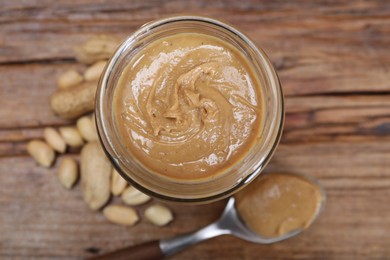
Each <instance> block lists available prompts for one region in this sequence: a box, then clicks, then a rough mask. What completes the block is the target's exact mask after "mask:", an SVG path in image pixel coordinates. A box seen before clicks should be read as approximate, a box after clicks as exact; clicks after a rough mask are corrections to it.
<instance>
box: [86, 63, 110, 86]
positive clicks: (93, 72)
mask: <svg viewBox="0 0 390 260" xmlns="http://www.w3.org/2000/svg"><path fill="white" fill-rule="evenodd" d="M106 63H107V61H105V60H101V61H98V62H95V63H94V64H92V65H91V66H90V67H89V68H88V69H87V70H86V71H85V73H84V78H85V80H88V81H91V80H99V79H100V75H101V74H102V72H103V70H104V68H105V67H106Z"/></svg>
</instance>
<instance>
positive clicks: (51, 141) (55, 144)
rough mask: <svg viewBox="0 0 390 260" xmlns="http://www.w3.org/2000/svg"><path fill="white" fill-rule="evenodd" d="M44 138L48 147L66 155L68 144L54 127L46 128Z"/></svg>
mask: <svg viewBox="0 0 390 260" xmlns="http://www.w3.org/2000/svg"><path fill="white" fill-rule="evenodd" d="M43 137H44V139H45V141H46V143H47V144H48V145H50V147H51V148H53V149H54V150H55V151H57V152H59V153H64V152H65V150H66V143H65V141H64V139H62V137H61V135H60V134H59V133H58V132H57V130H55V129H54V128H52V127H46V128H45V129H44V130H43Z"/></svg>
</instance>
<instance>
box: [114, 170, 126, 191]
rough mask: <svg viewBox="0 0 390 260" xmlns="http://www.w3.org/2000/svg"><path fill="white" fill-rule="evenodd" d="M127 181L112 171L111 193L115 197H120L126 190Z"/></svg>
mask: <svg viewBox="0 0 390 260" xmlns="http://www.w3.org/2000/svg"><path fill="white" fill-rule="evenodd" d="M126 186H127V181H126V180H125V179H123V177H122V176H121V175H120V174H119V173H118V172H117V171H116V170H115V169H112V174H111V193H112V195H114V196H119V195H121V194H122V192H123V191H124V190H125V189H126Z"/></svg>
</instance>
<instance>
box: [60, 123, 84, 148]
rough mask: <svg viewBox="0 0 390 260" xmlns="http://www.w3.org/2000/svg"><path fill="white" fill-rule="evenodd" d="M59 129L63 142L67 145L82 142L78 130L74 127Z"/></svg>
mask: <svg viewBox="0 0 390 260" xmlns="http://www.w3.org/2000/svg"><path fill="white" fill-rule="evenodd" d="M59 131H60V134H61V136H62V138H64V141H65V143H66V144H68V145H69V146H72V147H79V146H82V145H83V144H84V141H83V139H82V138H81V135H80V133H79V131H77V129H76V128H75V127H61V128H60V129H59Z"/></svg>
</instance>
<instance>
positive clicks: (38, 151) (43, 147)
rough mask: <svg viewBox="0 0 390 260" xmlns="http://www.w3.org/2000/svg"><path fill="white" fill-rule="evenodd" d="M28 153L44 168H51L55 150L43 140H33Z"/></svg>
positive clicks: (28, 146)
mask: <svg viewBox="0 0 390 260" xmlns="http://www.w3.org/2000/svg"><path fill="white" fill-rule="evenodd" d="M27 152H28V153H29V154H30V155H31V156H32V157H33V158H34V159H35V160H36V161H37V163H38V164H40V165H42V166H43V167H46V168H49V167H50V166H51V165H52V163H53V161H54V159H55V152H54V150H53V149H52V148H51V147H50V146H49V145H48V144H46V143H45V142H43V141H41V140H32V141H30V142H29V143H28V144H27Z"/></svg>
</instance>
